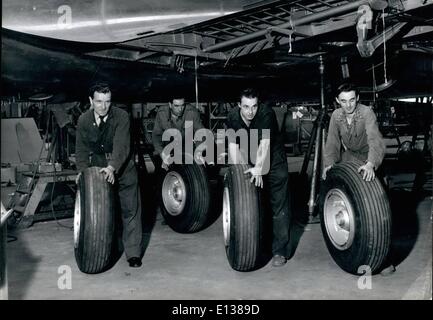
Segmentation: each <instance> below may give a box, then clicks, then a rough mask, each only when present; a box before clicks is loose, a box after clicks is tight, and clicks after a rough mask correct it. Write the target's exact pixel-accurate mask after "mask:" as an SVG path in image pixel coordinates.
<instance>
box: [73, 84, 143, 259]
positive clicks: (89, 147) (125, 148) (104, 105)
mask: <svg viewBox="0 0 433 320" xmlns="http://www.w3.org/2000/svg"><path fill="white" fill-rule="evenodd" d="M89 100H90V105H91V107H90V109H89V110H87V111H86V112H85V113H84V114H82V115H81V116H80V118H79V119H78V126H77V135H76V160H77V169H78V171H79V172H82V171H83V170H84V169H86V168H88V167H92V166H98V167H102V169H101V170H100V173H101V174H103V175H104V176H105V178H106V180H107V181H108V182H109V183H111V184H113V185H114V186H115V190H116V191H117V195H118V196H119V200H120V207H121V211H122V222H123V235H122V240H123V245H124V250H125V255H126V259H127V260H128V262H129V266H130V267H140V266H141V240H142V226H141V201H140V191H139V185H138V179H137V171H136V168H135V164H134V161H133V159H132V155H131V150H130V147H131V138H130V131H129V130H130V129H129V127H130V124H129V116H128V113H127V112H125V111H123V110H121V109H119V108H116V107H113V106H111V91H110V88H109V87H108V85H106V84H102V83H99V84H96V85H94V86H92V88H91V89H90V92H89Z"/></svg>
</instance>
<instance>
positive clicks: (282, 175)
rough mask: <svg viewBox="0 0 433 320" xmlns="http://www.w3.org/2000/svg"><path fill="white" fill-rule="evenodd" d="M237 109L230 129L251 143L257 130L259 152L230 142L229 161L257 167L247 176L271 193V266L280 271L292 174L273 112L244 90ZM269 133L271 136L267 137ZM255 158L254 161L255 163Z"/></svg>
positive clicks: (285, 248) (229, 120)
mask: <svg viewBox="0 0 433 320" xmlns="http://www.w3.org/2000/svg"><path fill="white" fill-rule="evenodd" d="M238 106H239V108H234V109H233V110H232V111H231V112H230V113H229V115H228V117H227V127H228V129H233V130H235V131H239V130H246V131H247V133H248V134H247V136H248V137H249V140H250V139H253V137H254V133H253V132H254V131H253V130H257V138H258V139H257V140H258V142H259V145H258V148H257V150H247V149H248V148H251V145H252V144H251V141H249V142H248V143H247V144H246V145H245V146H244V147H243V146H242V145H240V146H238V144H237V142H236V143H234V142H229V157H230V159H231V162H232V163H250V164H252V165H254V166H253V167H252V168H250V169H249V170H247V171H246V172H245V173H249V174H250V175H251V183H255V185H256V187H260V188H263V187H265V188H267V189H268V194H269V197H270V204H271V209H272V229H273V241H272V254H273V259H272V265H273V266H274V267H280V266H283V265H284V264H285V263H286V262H287V257H289V256H290V252H289V251H290V245H289V240H290V221H291V210H290V206H289V173H288V171H289V170H288V166H287V159H286V153H285V150H284V145H283V142H282V136H281V135H280V134H279V128H278V122H277V118H276V116H275V113H274V111H273V110H272V108H270V107H268V106H266V105H259V101H258V95H257V93H256V92H255V90H253V89H246V90H244V91H243V92H242V93H241V96H240V102H239V103H238ZM266 131H267V132H268V133H269V134H268V135H267V136H266V134H265V133H266ZM242 154H243V155H242ZM254 156H255V160H253V159H252V158H253V157H254ZM245 157H247V158H248V159H245Z"/></svg>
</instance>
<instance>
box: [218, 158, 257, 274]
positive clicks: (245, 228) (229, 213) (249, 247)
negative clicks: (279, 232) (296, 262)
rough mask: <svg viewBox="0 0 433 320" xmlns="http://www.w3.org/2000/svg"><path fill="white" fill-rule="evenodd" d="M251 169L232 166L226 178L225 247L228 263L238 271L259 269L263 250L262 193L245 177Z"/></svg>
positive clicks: (246, 166)
mask: <svg viewBox="0 0 433 320" xmlns="http://www.w3.org/2000/svg"><path fill="white" fill-rule="evenodd" d="M248 168H249V167H248V165H233V166H230V167H229V170H228V171H227V173H226V175H225V177H224V192H223V229H224V245H225V249H226V254H227V258H228V261H229V264H230V266H231V267H232V268H233V269H234V270H237V271H252V270H255V269H257V268H258V267H259V266H260V264H261V258H262V251H263V247H264V243H263V242H264V239H263V238H264V237H263V218H262V216H261V202H260V194H259V192H258V190H257V188H256V187H255V186H254V184H252V183H251V182H250V179H249V177H248V176H246V175H245V174H244V172H245V170H248Z"/></svg>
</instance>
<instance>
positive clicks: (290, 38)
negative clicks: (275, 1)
mask: <svg viewBox="0 0 433 320" xmlns="http://www.w3.org/2000/svg"><path fill="white" fill-rule="evenodd" d="M289 21H290V29H291V31H292V32H290V35H289V53H292V33H293V23H292V16H290V20H289Z"/></svg>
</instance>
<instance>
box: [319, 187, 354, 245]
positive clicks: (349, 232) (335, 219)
mask: <svg viewBox="0 0 433 320" xmlns="http://www.w3.org/2000/svg"><path fill="white" fill-rule="evenodd" d="M324 220H325V226H326V232H327V234H328V237H329V239H330V240H331V242H332V244H333V245H334V246H335V247H336V248H337V249H339V250H346V249H347V248H349V247H350V246H351V245H352V243H353V239H354V237H355V216H354V210H353V208H352V205H351V203H350V200H349V198H348V197H347V195H346V194H345V193H344V192H343V191H342V190H340V189H331V190H329V191H328V193H327V194H326V197H325V203H324Z"/></svg>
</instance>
